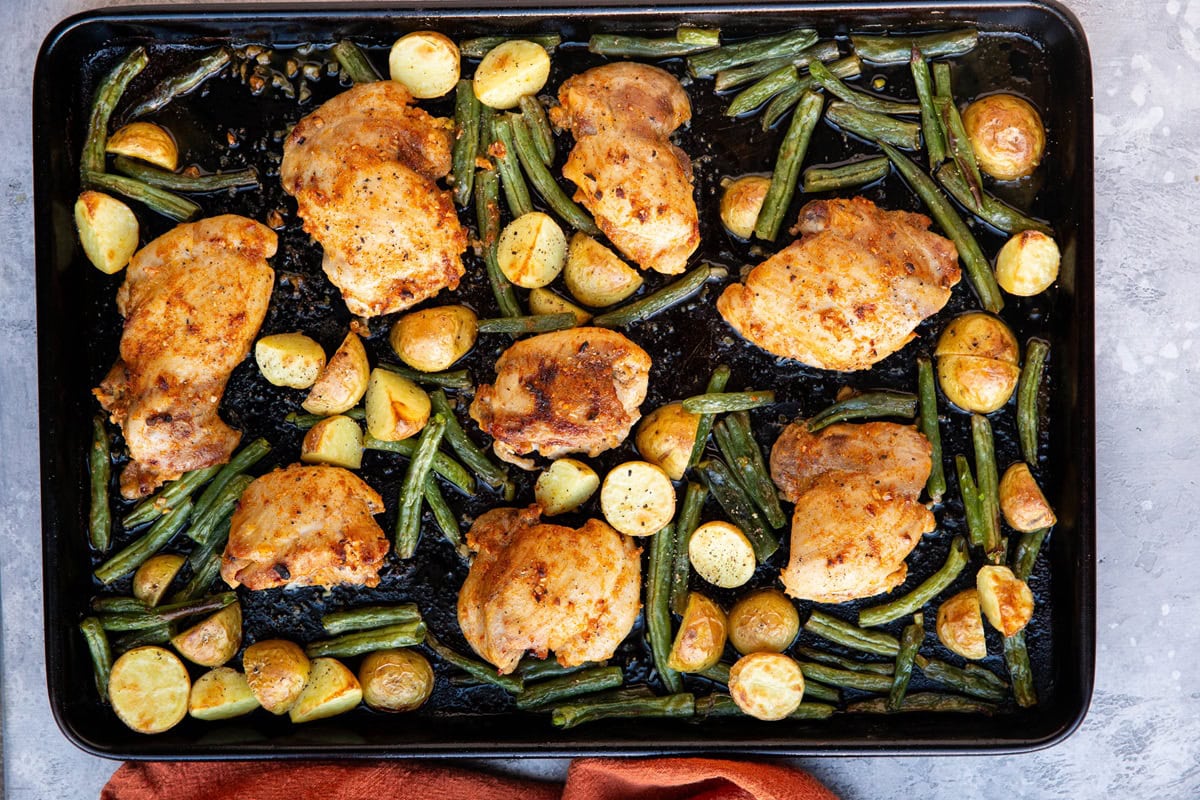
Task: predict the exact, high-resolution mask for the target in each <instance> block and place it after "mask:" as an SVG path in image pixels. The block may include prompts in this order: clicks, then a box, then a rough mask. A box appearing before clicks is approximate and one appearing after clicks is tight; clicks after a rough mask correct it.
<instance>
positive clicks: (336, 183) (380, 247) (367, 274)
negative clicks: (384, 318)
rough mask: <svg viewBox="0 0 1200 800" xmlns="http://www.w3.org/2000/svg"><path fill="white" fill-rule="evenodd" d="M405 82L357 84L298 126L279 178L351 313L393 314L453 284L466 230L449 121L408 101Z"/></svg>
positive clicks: (285, 150)
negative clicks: (456, 197) (447, 179)
mask: <svg viewBox="0 0 1200 800" xmlns="http://www.w3.org/2000/svg"><path fill="white" fill-rule="evenodd" d="M411 103H412V95H410V94H409V92H408V90H407V89H405V88H404V86H403V85H402V84H399V83H396V82H394V81H377V82H374V83H367V84H359V85H357V86H355V87H353V88H352V89H348V90H347V91H345V92H343V93H342V94H340V95H338V96H337V97H334V98H333V99H332V100H330V101H328V102H327V103H325V104H324V105H322V106H321V107H320V108H318V109H317V110H316V111H314V112H313V113H311V114H309V115H308V116H307V117H305V118H304V119H302V120H300V122H298V123H297V124H296V127H295V128H293V129H292V132H291V134H290V135H289V136H288V138H287V141H286V142H285V143H284V147H283V164H282V165H281V166H280V173H279V175H280V179H281V180H282V182H283V188H284V189H285V190H286V191H287V192H288V194H291V195H293V196H294V197H295V198H296V203H297V205H298V208H299V212H300V216H301V217H302V218H303V219H304V230H305V231H307V232H308V233H310V234H311V235H312V236H313V237H314V238H315V239H316V240H317V241H318V242H320V243H321V246H322V247H323V248H324V249H325V260H324V263H323V264H322V266H323V268H324V270H325V273H326V274H327V275H328V276H329V280H331V281H332V282H333V284H334V285H335V286H337V287H338V289H340V290H341V291H342V297H343V298H345V301H346V307H347V308H349V309H350V313H352V314H357V315H359V316H364V317H372V316H378V315H380V314H390V313H392V312H393V311H402V310H403V309H406V308H408V307H410V306H413V305H416V304H417V303H419V302H421V301H422V300H425V299H426V298H429V297H433V296H434V295H435V294H437V293H438V292H440V291H441V290H442V289H445V288H450V289H454V288H457V286H458V280H459V278H460V277H461V276H462V274H463V265H462V258H461V256H462V253H463V251H464V250H466V248H467V234H466V231H465V230H464V229H463V227H462V225H461V224H460V223H459V220H458V214H457V213H456V212H455V210H454V204H453V202H452V200H451V196H450V193H449V192H447V191H444V190H442V189H440V188H439V187H438V185H437V184H436V183H435V181H436V180H437V179H438V178H442V177H444V176H445V175H446V174H447V173H448V172H449V171H450V148H451V145H452V144H453V139H454V130H453V123H452V122H451V121H450V120H447V119H442V118H440V117H432V116H430V115H429V114H427V113H426V112H425V111H423V110H421V109H419V108H415V107H413V106H412V105H410V104H411Z"/></svg>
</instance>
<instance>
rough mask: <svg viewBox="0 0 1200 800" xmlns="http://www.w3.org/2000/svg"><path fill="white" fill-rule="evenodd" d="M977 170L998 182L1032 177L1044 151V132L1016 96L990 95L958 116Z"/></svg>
mask: <svg viewBox="0 0 1200 800" xmlns="http://www.w3.org/2000/svg"><path fill="white" fill-rule="evenodd" d="M962 121H963V127H964V128H966V131H967V138H968V139H970V140H971V147H972V148H973V149H974V150H975V158H976V160H977V161H978V162H979V168H980V169H981V170H983V171H984V172H986V173H987V174H988V175H991V176H992V177H993V178H996V179H997V180H1002V181H1012V180H1016V179H1017V178H1024V177H1025V176H1026V175H1032V174H1033V171H1034V170H1035V169H1037V166H1038V164H1040V163H1041V161H1042V154H1043V153H1044V152H1045V151H1046V128H1045V126H1044V125H1043V124H1042V118H1041V117H1040V116H1039V115H1038V112H1037V109H1036V108H1034V107H1033V106H1032V105H1030V104H1029V101H1027V100H1024V99H1022V98H1020V97H1017V96H1016V95H1011V94H993V95H988V96H987V97H981V98H979V99H978V100H976V101H975V102H974V103H971V105H969V106H967V108H966V110H965V111H963V115H962Z"/></svg>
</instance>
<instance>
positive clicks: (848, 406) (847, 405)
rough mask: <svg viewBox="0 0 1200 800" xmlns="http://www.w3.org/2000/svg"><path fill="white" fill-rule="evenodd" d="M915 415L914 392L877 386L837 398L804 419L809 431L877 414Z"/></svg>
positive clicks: (880, 415)
mask: <svg viewBox="0 0 1200 800" xmlns="http://www.w3.org/2000/svg"><path fill="white" fill-rule="evenodd" d="M916 415H917V396H916V395H915V394H912V393H910V392H895V391H892V390H890V389H881V390H879V391H875V392H863V393H862V394H856V395H854V396H852V397H847V398H846V399H845V400H839V401H838V402H836V403H834V404H833V405H831V406H829V407H828V408H826V409H825V410H824V411H821V412H819V413H818V414H816V415H815V416H813V418H812V419H810V420H809V421H808V423H807V428H808V432H809V433H816V432H817V431H819V430H821V429H823V428H828V427H829V426H830V425H833V424H834V423H837V422H845V421H846V420H848V419H878V418H879V417H903V418H905V419H912V418H913V417H915V416H916Z"/></svg>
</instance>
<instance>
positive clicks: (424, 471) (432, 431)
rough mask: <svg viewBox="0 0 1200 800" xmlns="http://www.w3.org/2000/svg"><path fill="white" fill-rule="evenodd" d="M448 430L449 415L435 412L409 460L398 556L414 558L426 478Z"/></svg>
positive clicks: (402, 492)
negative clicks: (447, 418) (445, 415)
mask: <svg viewBox="0 0 1200 800" xmlns="http://www.w3.org/2000/svg"><path fill="white" fill-rule="evenodd" d="M445 433H446V418H445V417H443V416H442V415H441V414H434V415H433V417H431V418H430V420H429V422H428V423H426V425H425V428H424V429H423V430H422V431H421V436H420V439H419V440H418V441H417V451H416V453H414V454H413V457H412V460H411V461H409V462H408V471H407V472H406V473H405V474H404V484H403V485H402V486H401V487H400V504H399V508H400V510H399V513H398V514H397V515H396V543H395V547H394V549H395V551H396V556H397V557H398V558H401V559H405V558H412V556H413V553H415V552H416V550H417V540H418V539H419V538H420V536H421V500H422V498H423V497H424V494H425V478H426V476H428V475H429V470H430V469H431V468H432V467H433V459H434V456H436V455H437V452H438V446H439V445H440V444H441V443H442V437H443V436H444V435H445Z"/></svg>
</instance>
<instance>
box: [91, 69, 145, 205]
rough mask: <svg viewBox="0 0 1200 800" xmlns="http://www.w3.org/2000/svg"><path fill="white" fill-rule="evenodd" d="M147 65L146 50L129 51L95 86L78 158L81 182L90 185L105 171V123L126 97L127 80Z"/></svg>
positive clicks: (106, 138)
mask: <svg viewBox="0 0 1200 800" xmlns="http://www.w3.org/2000/svg"><path fill="white" fill-rule="evenodd" d="M148 63H150V59H149V57H148V56H147V55H146V48H144V47H138V48H135V49H134V50H132V51H130V53H129V55H127V56H125V58H123V59H121V62H120V63H119V64H117V66H116V67H115V68H114V69H113V71H112V72H110V73H108V74H107V75H106V76H104V80H102V81H100V85H99V86H97V87H96V94H95V95H94V96H93V98H92V109H91V114H90V115H89V116H88V123H87V135H86V138H85V139H84V143H83V153H82V154H81V155H80V157H79V175H80V177H81V178H82V179H83V182H84V183H89V182H90V180H91V178H92V177H93V176H94V175H97V174H101V173H103V172H104V152H105V148H106V147H107V145H108V120H109V118H110V117H112V113H113V110H114V109H115V108H116V107H117V104H118V103H119V102H121V95H123V94H125V89H126V88H128V86H129V83H130V81H132V80H133V79H134V78H136V77H137V76H138V73H140V72H141V71H142V70H143V69H145V68H146V65H147V64H148Z"/></svg>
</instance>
